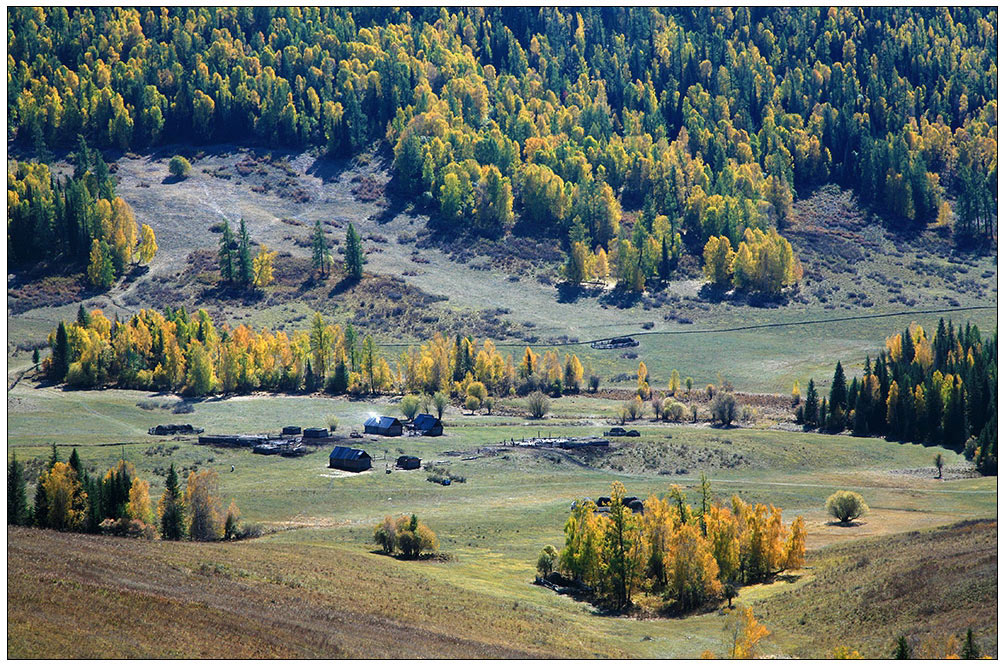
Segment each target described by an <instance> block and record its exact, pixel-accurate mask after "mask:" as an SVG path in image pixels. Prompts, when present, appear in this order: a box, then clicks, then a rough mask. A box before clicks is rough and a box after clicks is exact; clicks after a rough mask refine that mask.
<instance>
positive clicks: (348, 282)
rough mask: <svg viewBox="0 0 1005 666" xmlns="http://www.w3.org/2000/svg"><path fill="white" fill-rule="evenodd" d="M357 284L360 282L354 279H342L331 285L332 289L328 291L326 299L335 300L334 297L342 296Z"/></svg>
mask: <svg viewBox="0 0 1005 666" xmlns="http://www.w3.org/2000/svg"><path fill="white" fill-rule="evenodd" d="M359 282H360V280H357V279H355V278H350V277H343V278H342V279H341V280H339V281H338V282H336V283H335V284H334V285H332V288H331V289H330V290H329V291H328V298H335V297H336V296H340V295H342V294H344V293H345V292H347V291H349V290H350V289H352V288H353V287H354V286H356V285H357V284H359Z"/></svg>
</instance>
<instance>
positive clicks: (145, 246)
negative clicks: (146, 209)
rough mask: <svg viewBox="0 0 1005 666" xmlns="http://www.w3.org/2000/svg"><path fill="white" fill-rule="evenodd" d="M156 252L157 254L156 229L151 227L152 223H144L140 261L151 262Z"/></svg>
mask: <svg viewBox="0 0 1005 666" xmlns="http://www.w3.org/2000/svg"><path fill="white" fill-rule="evenodd" d="M155 254H157V238H156V236H154V230H153V229H151V228H150V225H149V224H144V225H143V226H142V227H141V228H140V249H139V258H140V263H141V264H149V263H150V261H151V260H152V259H153V258H154V255H155Z"/></svg>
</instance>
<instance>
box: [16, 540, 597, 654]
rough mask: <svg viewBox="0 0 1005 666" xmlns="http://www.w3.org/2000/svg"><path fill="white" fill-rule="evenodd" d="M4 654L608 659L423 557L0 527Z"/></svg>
mask: <svg viewBox="0 0 1005 666" xmlns="http://www.w3.org/2000/svg"><path fill="white" fill-rule="evenodd" d="M7 537H8V549H7V567H8V568H7V585H8V589H7V631H8V634H7V656H8V658H36V659H37V658H139V657H147V658H170V657H174V658H305V657H312V658H362V657H366V658H402V657H410V658H423V657H426V658H434V657H438V658H473V657H483V658H526V657H555V656H567V657H571V656H580V657H582V656H591V655H596V654H598V653H599V654H603V655H605V656H617V655H616V654H613V653H611V650H610V648H604V647H602V646H599V645H594V644H593V643H592V640H591V639H589V638H585V639H581V638H578V637H577V636H576V633H577V632H575V631H572V627H563V626H558V625H556V623H555V621H554V620H551V619H549V618H545V617H543V616H542V615H541V614H540V613H535V612H534V611H533V609H529V608H525V607H520V608H516V607H514V605H513V604H506V603H504V602H503V601H502V600H499V599H494V598H491V597H488V596H485V595H481V594H478V593H474V592H471V591H468V590H464V589H461V588H457V587H453V586H448V585H444V584H442V583H437V582H435V580H433V579H432V578H431V577H428V576H426V575H424V574H423V568H424V567H433V566H444V565H442V564H438V563H434V562H411V563H403V562H398V561H396V560H391V559H390V558H386V557H382V556H379V555H373V554H369V553H361V552H359V551H356V552H351V551H347V550H343V549H340V548H337V547H331V548H329V547H319V546H309V545H303V546H299V545H298V546H297V547H296V548H293V549H291V548H289V547H288V546H287V547H280V546H278V545H276V544H270V543H268V541H262V540H259V541H257V542H243V543H232V544H196V543H166V542H159V541H156V542H144V541H132V540H125V539H114V538H108V537H97V536H88V535H79V534H65V533H59V532H53V531H48V530H36V529H23V528H10V529H8V532H7Z"/></svg>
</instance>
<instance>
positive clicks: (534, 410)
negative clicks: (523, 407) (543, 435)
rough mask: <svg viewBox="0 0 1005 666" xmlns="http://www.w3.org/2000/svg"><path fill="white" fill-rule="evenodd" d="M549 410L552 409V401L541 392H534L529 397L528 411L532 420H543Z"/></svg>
mask: <svg viewBox="0 0 1005 666" xmlns="http://www.w3.org/2000/svg"><path fill="white" fill-rule="evenodd" d="M549 409H551V400H549V399H548V396H546V395H545V394H543V393H541V392H540V391H534V392H533V393H531V394H530V395H529V396H527V411H528V412H529V413H530V416H531V418H535V419H543V418H544V415H545V414H547V413H548V410H549Z"/></svg>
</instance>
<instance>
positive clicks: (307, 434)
mask: <svg viewBox="0 0 1005 666" xmlns="http://www.w3.org/2000/svg"><path fill="white" fill-rule="evenodd" d="M327 437H328V428H304V439H325V438H327Z"/></svg>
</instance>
